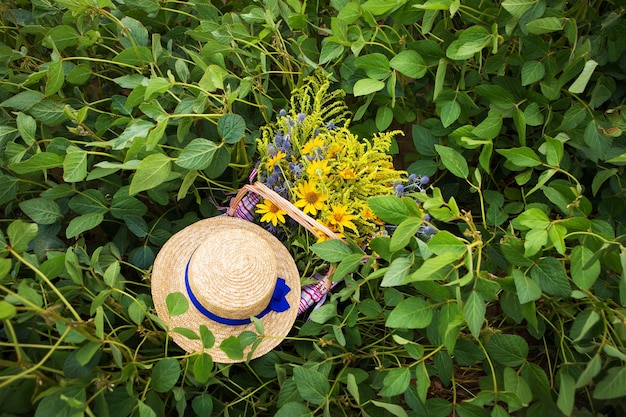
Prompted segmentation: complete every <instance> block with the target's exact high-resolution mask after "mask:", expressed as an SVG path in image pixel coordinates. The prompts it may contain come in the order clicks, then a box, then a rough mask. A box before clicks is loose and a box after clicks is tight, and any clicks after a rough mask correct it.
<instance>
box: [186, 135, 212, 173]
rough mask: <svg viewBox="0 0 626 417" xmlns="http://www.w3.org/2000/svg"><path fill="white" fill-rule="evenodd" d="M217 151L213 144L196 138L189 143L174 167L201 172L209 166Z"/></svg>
mask: <svg viewBox="0 0 626 417" xmlns="http://www.w3.org/2000/svg"><path fill="white" fill-rule="evenodd" d="M216 151H217V145H216V144H215V142H213V141H210V140H208V139H202V138H196V139H194V140H192V141H191V142H189V144H188V145H187V146H185V149H183V151H182V152H181V153H180V155H179V156H178V158H177V159H176V165H178V166H180V167H183V168H187V169H195V170H203V169H206V168H208V166H209V165H211V161H212V160H213V156H214V155H215V152H216Z"/></svg>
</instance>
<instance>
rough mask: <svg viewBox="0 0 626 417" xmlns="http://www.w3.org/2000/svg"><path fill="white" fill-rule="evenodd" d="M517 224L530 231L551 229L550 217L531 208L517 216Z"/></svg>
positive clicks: (539, 210) (541, 211)
mask: <svg viewBox="0 0 626 417" xmlns="http://www.w3.org/2000/svg"><path fill="white" fill-rule="evenodd" d="M516 222H517V223H518V224H519V225H521V226H524V227H526V228H528V229H547V228H548V227H550V218H549V217H548V215H547V214H546V213H545V212H544V211H543V210H541V209H538V208H536V207H531V208H529V209H527V210H526V211H524V212H523V213H522V214H520V215H519V216H517V219H516Z"/></svg>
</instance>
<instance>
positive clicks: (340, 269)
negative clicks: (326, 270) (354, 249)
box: [331, 253, 364, 281]
mask: <svg viewBox="0 0 626 417" xmlns="http://www.w3.org/2000/svg"><path fill="white" fill-rule="evenodd" d="M363 256H364V255H363V254H362V253H354V254H351V255H348V256H346V257H345V258H343V259H342V260H341V262H340V263H339V265H337V269H335V272H334V273H333V275H332V276H331V279H332V280H333V281H340V280H342V279H343V278H344V277H345V276H346V275H348V274H351V273H353V272H354V271H356V270H357V268H358V267H359V265H361V264H362V263H363Z"/></svg>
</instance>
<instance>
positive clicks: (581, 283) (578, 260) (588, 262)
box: [570, 246, 601, 290]
mask: <svg viewBox="0 0 626 417" xmlns="http://www.w3.org/2000/svg"><path fill="white" fill-rule="evenodd" d="M592 258H594V253H593V252H592V251H591V250H590V249H588V248H586V247H584V246H576V247H574V249H572V253H571V255H570V274H571V276H572V280H573V281H574V283H575V284H576V285H577V286H578V288H580V289H583V290H588V289H590V288H591V287H592V286H593V284H594V283H595V282H596V279H597V278H598V276H600V272H601V266H600V261H599V260H598V259H592Z"/></svg>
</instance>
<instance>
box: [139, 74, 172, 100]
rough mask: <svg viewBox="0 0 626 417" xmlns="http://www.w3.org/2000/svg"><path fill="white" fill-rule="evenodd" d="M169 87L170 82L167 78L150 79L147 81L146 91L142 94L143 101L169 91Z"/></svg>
mask: <svg viewBox="0 0 626 417" xmlns="http://www.w3.org/2000/svg"><path fill="white" fill-rule="evenodd" d="M170 86H171V84H170V81H169V80H168V79H167V78H163V77H154V78H150V80H149V81H148V85H147V86H146V91H145V93H144V100H145V101H148V100H150V99H151V98H153V97H156V96H158V95H159V94H163V93H165V92H166V91H167V90H169V89H170Z"/></svg>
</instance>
